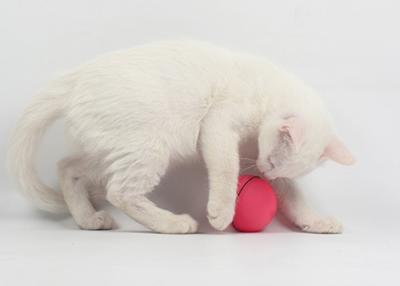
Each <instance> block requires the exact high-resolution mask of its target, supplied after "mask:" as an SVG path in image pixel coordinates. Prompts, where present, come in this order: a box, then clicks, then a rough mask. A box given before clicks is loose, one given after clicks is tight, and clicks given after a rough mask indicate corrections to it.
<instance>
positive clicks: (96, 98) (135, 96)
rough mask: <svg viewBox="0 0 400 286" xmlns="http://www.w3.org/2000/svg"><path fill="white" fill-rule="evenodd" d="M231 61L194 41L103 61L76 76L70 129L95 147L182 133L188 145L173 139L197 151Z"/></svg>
mask: <svg viewBox="0 0 400 286" xmlns="http://www.w3.org/2000/svg"><path fill="white" fill-rule="evenodd" d="M231 59H232V57H231V55H230V54H229V52H228V51H226V50H223V49H220V48H217V47H214V46H212V45H210V44H207V43H199V42H192V41H171V42H159V43H153V44H146V45H142V46H137V47H134V48H132V49H128V50H123V51H117V52H113V53H109V54H106V55H103V56H100V57H98V58H97V59H95V60H93V61H91V62H89V63H87V64H84V65H82V66H81V67H80V68H78V69H77V70H76V72H75V74H76V78H77V80H76V83H75V87H74V89H73V91H72V92H71V94H70V95H69V96H68V100H67V104H66V106H67V108H66V119H67V123H68V125H69V130H70V132H71V133H72V135H73V137H75V138H79V139H80V140H81V141H85V142H86V144H87V142H89V141H94V142H95V143H96V144H97V145H98V143H99V140H100V139H99V138H100V137H101V136H105V134H109V135H110V137H115V138H116V137H117V136H120V135H121V134H125V135H124V136H126V137H129V136H130V134H133V133H132V132H134V133H135V134H138V133H146V134H150V132H151V130H154V132H155V133H157V134H163V133H164V134H165V136H169V135H167V134H181V135H182V136H185V139H184V140H183V139H182V138H181V139H179V138H176V139H174V140H178V141H180V142H183V141H185V140H186V141H187V142H188V143H187V145H190V146H191V148H192V147H193V148H194V145H195V140H196V138H197V135H198V132H199V124H200V121H201V119H202V117H203V116H205V114H206V112H207V109H208V108H209V105H210V96H211V95H212V92H213V88H214V86H213V85H214V83H215V80H216V79H219V78H221V77H222V76H226V70H229V65H230V64H231ZM117 134H118V135H117ZM132 136H133V135H132ZM175 137H176V136H175ZM92 138H95V139H92ZM135 138H137V137H135Z"/></svg>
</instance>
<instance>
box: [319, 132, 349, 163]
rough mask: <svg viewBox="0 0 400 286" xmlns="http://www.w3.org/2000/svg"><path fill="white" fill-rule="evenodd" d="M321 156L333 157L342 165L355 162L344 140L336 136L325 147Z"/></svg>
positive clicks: (332, 158)
mask: <svg viewBox="0 0 400 286" xmlns="http://www.w3.org/2000/svg"><path fill="white" fill-rule="evenodd" d="M321 157H325V158H328V159H331V160H333V161H335V162H337V163H339V164H342V165H352V164H354V162H355V160H354V157H353V155H352V154H351V153H350V151H349V150H348V149H347V148H346V146H344V144H343V143H342V141H340V140H339V139H338V138H336V137H335V138H333V139H332V141H331V142H330V143H329V144H328V145H327V146H326V147H325V150H324V152H323V154H322V156H321Z"/></svg>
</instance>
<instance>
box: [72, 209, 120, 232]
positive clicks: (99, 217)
mask: <svg viewBox="0 0 400 286" xmlns="http://www.w3.org/2000/svg"><path fill="white" fill-rule="evenodd" d="M79 226H80V228H82V229H87V230H107V229H112V226H113V219H112V217H111V216H110V215H109V214H108V213H107V212H105V211H98V212H95V213H94V214H93V215H92V216H90V217H88V218H86V219H85V221H84V222H82V223H80V224H79Z"/></svg>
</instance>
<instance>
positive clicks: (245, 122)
mask: <svg viewBox="0 0 400 286" xmlns="http://www.w3.org/2000/svg"><path fill="white" fill-rule="evenodd" d="M59 117H64V118H65V119H66V122H67V126H68V131H69V133H70V134H71V136H72V137H73V138H74V140H75V142H76V143H77V144H78V145H79V146H80V150H81V151H80V154H78V155H76V156H71V157H69V158H66V159H65V160H63V161H62V162H61V163H60V164H59V170H60V182H61V188H62V191H63V192H62V194H63V195H62V194H61V193H59V192H55V191H53V190H51V189H50V188H49V187H47V186H45V185H44V184H43V183H41V181H40V179H39V178H38V176H37V174H36V171H35V168H34V151H35V150H36V147H37V145H38V143H39V139H40V137H41V135H42V134H43V132H44V131H45V129H46V128H47V127H48V126H49V124H50V123H51V122H52V121H54V120H55V119H57V118H59ZM254 136H255V137H258V150H259V155H258V159H257V166H258V169H259V171H260V172H261V173H262V174H263V175H265V176H266V177H268V178H270V179H275V178H281V177H285V178H294V177H297V176H299V175H302V174H304V173H306V172H309V171H310V170H311V169H313V168H314V167H315V166H317V165H318V164H319V163H320V162H321V161H323V160H325V159H326V158H329V154H335V155H336V158H332V159H335V160H336V161H338V162H340V161H342V163H343V160H340V159H341V158H338V157H340V156H341V155H342V156H347V157H346V160H344V162H345V163H351V161H352V159H351V155H350V153H349V152H348V151H347V149H345V147H344V145H343V144H335V145H334V146H336V147H337V148H341V150H339V151H338V150H336V152H334V151H333V150H332V146H333V145H332V144H331V145H329V143H330V142H332V140H335V142H338V140H337V139H336V137H335V136H334V134H333V129H332V127H331V123H330V120H329V116H328V114H327V111H326V110H325V108H324V105H323V104H322V102H321V100H320V99H319V98H318V97H317V96H316V95H315V93H314V92H313V91H312V90H311V89H310V88H309V87H307V86H306V85H305V84H304V83H303V82H301V81H300V80H298V79H296V78H295V77H293V76H292V75H290V74H288V73H286V72H284V71H282V70H281V69H280V68H278V67H276V66H274V65H272V64H271V63H269V62H268V61H266V60H265V59H262V58H257V57H253V56H250V55H246V54H239V53H234V52H230V51H227V50H224V49H221V48H218V47H214V46H212V45H209V44H206V43H198V42H188V41H175V42H163V43H154V44H149V45H143V46H138V47H135V48H133V49H130V50H126V51H119V52H114V53H110V54H107V55H104V56H102V57H100V58H98V59H96V60H95V61H93V62H90V63H87V64H85V65H83V66H81V67H80V68H78V69H76V70H75V71H73V72H71V73H69V74H67V75H65V76H64V77H62V78H60V79H59V80H57V81H56V82H54V83H52V85H50V87H49V88H48V89H46V90H45V91H44V92H43V95H42V96H41V97H39V98H38V99H36V100H35V101H34V103H33V104H32V105H31V106H30V107H29V108H28V110H27V111H26V113H25V114H24V116H23V117H22V119H21V121H20V122H19V124H18V127H17V130H16V134H15V136H14V139H13V141H12V149H11V152H10V155H11V156H10V158H11V163H12V165H13V170H14V172H15V174H16V175H17V177H18V179H19V182H20V183H21V184H22V189H23V190H25V192H26V193H27V194H28V195H29V196H30V197H32V198H33V199H34V200H35V201H36V203H37V204H38V206H39V207H40V208H42V209H45V210H48V211H57V210H64V209H65V206H66V205H67V206H68V208H69V210H70V212H71V214H72V215H73V217H74V219H75V221H76V222H77V223H78V225H79V226H80V227H82V228H85V229H109V228H111V227H112V219H111V218H110V217H109V215H108V214H106V213H105V212H103V211H100V212H98V211H96V210H95V209H94V207H93V205H92V203H91V200H92V195H91V192H92V191H91V190H92V189H96V188H104V189H105V190H106V198H107V200H108V201H109V202H111V203H112V204H113V205H114V206H116V207H118V208H120V209H121V210H123V211H124V212H125V213H127V214H128V215H129V216H131V217H132V218H133V219H135V220H137V221H138V222H140V223H142V224H143V225H145V226H147V227H149V228H150V229H152V230H154V231H158V232H164V233H188V232H195V231H196V229H197V223H196V222H195V221H194V220H193V219H192V218H191V217H190V216H188V215H186V214H183V215H176V214H173V213H171V212H169V211H167V210H164V209H161V208H159V207H158V206H156V205H155V204H153V203H152V202H151V201H150V200H149V199H148V198H147V197H146V194H148V193H149V192H151V191H152V190H153V188H154V187H155V186H157V185H158V183H159V182H160V179H161V177H162V176H163V175H164V174H165V171H166V169H167V167H168V166H169V165H170V164H172V163H174V162H176V161H179V160H184V159H187V158H188V157H193V156H197V155H199V154H200V155H201V156H202V158H203V160H204V162H205V164H206V166H207V169H208V174H209V188H210V193H209V202H208V218H209V221H210V223H211V225H212V226H214V227H215V228H216V229H218V230H223V229H225V228H226V227H227V226H228V225H229V223H230V222H231V221H232V217H233V214H234V206H235V197H236V184H237V177H238V175H239V161H240V156H239V144H240V143H241V142H243V141H244V140H245V139H247V138H250V137H254ZM327 146H330V147H329V152H325V151H326V150H328V149H327ZM338 154H339V155H338ZM277 188H279V189H280V190H283V189H285V188H284V187H282V186H279V184H277ZM288 189H289V190H288V192H290V188H288ZM278 191H279V190H278ZM280 197H281V198H283V199H282V200H283V204H282V205H283V207H282V209H283V210H284V212H285V213H286V214H287V216H288V218H289V219H290V220H291V221H293V222H294V223H295V224H296V225H298V226H300V227H301V228H302V229H303V230H305V231H313V232H336V231H338V230H339V228H338V227H337V226H336V225H335V226H332V225H326V223H321V222H320V221H319V220H318V218H317V217H316V216H315V215H314V216H312V215H310V214H309V212H308V211H306V210H305V208H302V207H296V206H294V211H290V210H288V207H287V206H289V205H293V204H295V201H296V200H297V199H294V197H295V196H292V195H287V196H280ZM282 200H281V201H282ZM64 201H65V202H66V205H65V202H64Z"/></svg>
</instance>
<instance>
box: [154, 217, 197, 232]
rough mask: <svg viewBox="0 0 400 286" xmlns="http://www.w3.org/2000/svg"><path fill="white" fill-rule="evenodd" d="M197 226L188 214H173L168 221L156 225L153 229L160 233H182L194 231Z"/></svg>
mask: <svg viewBox="0 0 400 286" xmlns="http://www.w3.org/2000/svg"><path fill="white" fill-rule="evenodd" d="M197 227H198V223H197V221H195V220H194V219H193V218H192V217H191V216H190V215H187V214H181V215H173V217H172V219H171V221H170V222H168V223H167V224H164V225H162V226H160V227H156V228H155V230H156V231H158V232H161V233H170V234H175V233H176V234H184V233H195V232H196V231H197Z"/></svg>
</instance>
